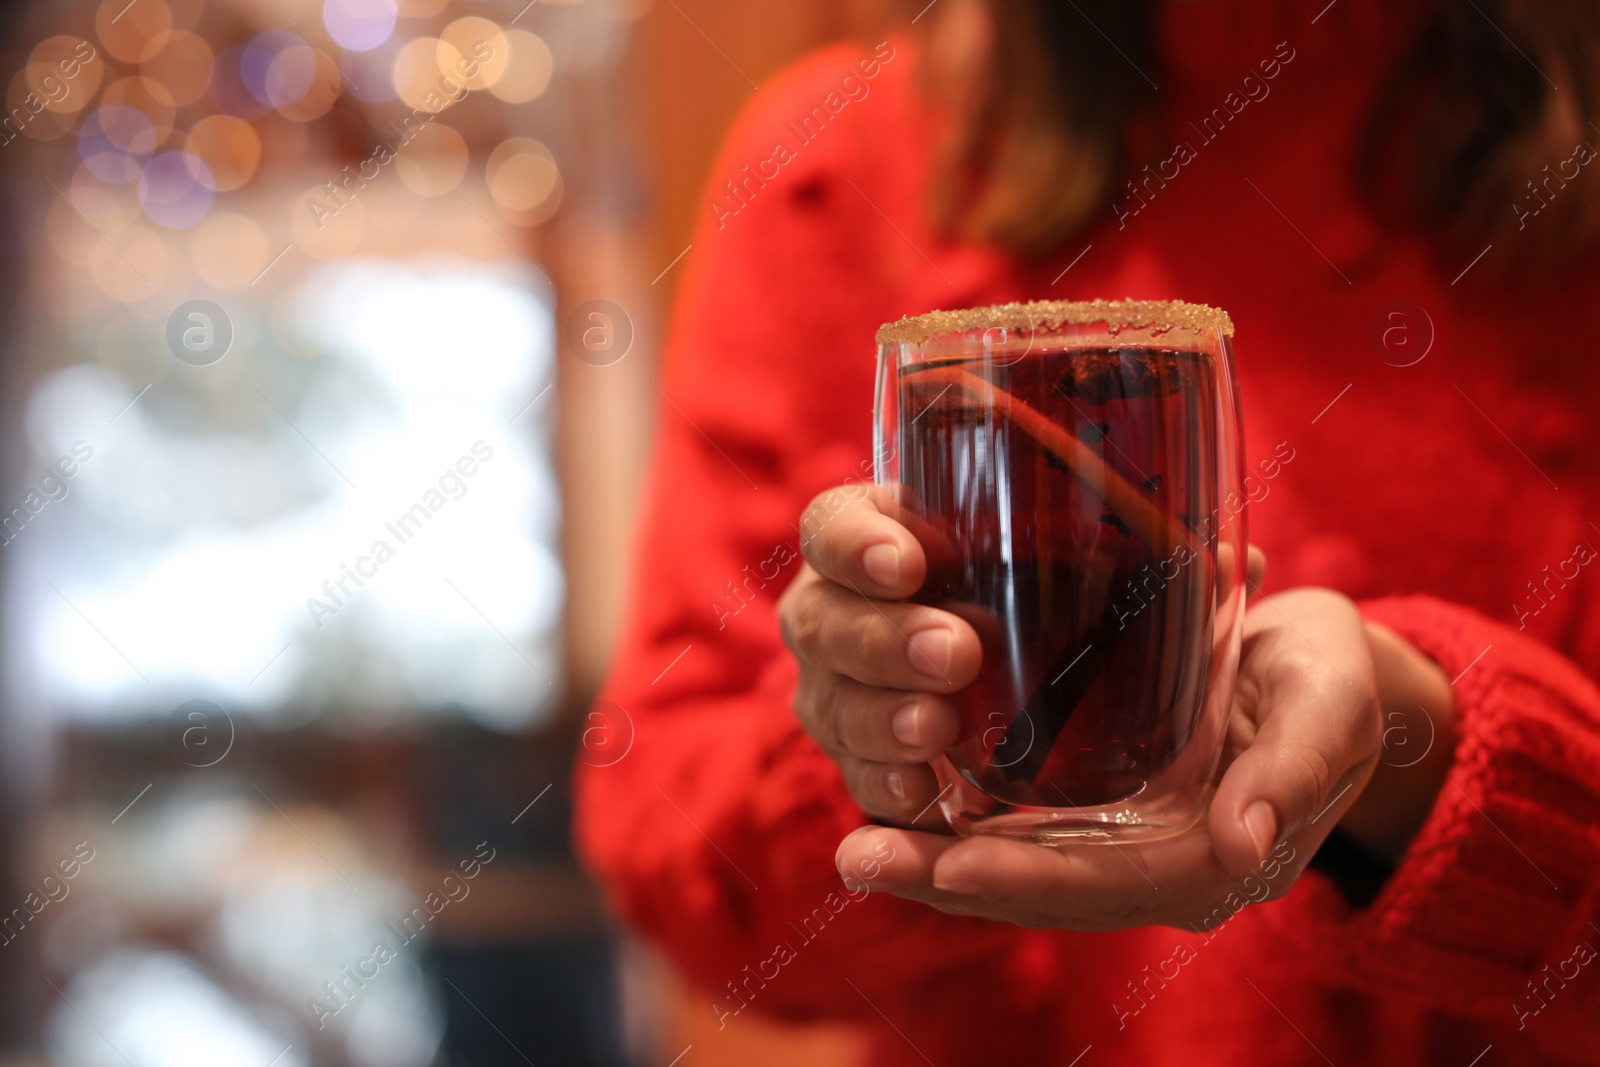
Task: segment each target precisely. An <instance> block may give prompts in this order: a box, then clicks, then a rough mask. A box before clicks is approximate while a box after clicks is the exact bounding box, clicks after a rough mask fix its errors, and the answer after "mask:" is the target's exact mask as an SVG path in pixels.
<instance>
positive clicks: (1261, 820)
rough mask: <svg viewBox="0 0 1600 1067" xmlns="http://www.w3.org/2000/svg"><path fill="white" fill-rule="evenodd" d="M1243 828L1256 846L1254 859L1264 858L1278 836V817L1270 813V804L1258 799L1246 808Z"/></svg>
mask: <svg viewBox="0 0 1600 1067" xmlns="http://www.w3.org/2000/svg"><path fill="white" fill-rule="evenodd" d="M1244 829H1245V832H1246V833H1248V834H1249V835H1250V843H1251V844H1253V845H1255V846H1256V859H1257V860H1265V859H1266V858H1267V853H1269V852H1271V851H1272V842H1273V840H1274V839H1275V838H1276V837H1277V836H1278V817H1277V816H1276V815H1274V814H1273V813H1272V805H1271V804H1269V803H1267V802H1266V801H1265V800H1258V801H1256V802H1255V803H1254V804H1252V805H1250V806H1249V807H1248V808H1246V809H1245V812H1244Z"/></svg>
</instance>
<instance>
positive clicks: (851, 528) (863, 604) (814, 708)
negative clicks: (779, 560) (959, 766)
mask: <svg viewBox="0 0 1600 1067" xmlns="http://www.w3.org/2000/svg"><path fill="white" fill-rule="evenodd" d="M898 513H899V512H898V509H897V508H896V507H895V505H894V504H893V502H892V500H891V499H890V498H889V496H888V494H886V493H884V492H883V491H882V490H881V489H878V488H877V487H875V486H865V485H859V486H856V487H853V488H851V489H832V490H829V491H828V492H826V493H823V494H822V495H821V496H819V497H817V498H816V499H815V500H814V501H812V504H811V506H810V507H809V508H807V510H806V513H805V516H804V517H803V524H802V527H801V537H800V550H801V552H802V553H804V555H805V558H806V563H805V565H803V566H802V567H801V568H800V573H799V575H797V576H796V577H795V579H794V581H793V582H791V583H790V584H789V587H788V589H787V590H785V591H784V594H783V596H782V598H781V599H780V600H779V601H778V618H779V622H780V625H781V627H782V630H783V639H784V642H785V643H786V644H787V645H788V646H789V649H790V650H791V651H792V652H793V653H794V655H795V658H796V659H797V660H799V662H800V684H799V686H798V688H797V690H796V693H795V705H794V706H795V712H796V714H798V715H799V717H800V722H801V724H802V725H803V726H804V727H805V729H806V731H807V732H808V733H810V734H811V736H812V737H814V738H816V740H817V743H818V744H820V745H821V746H822V747H823V749H824V750H825V751H826V752H827V753H828V755H830V756H832V757H833V759H834V760H835V761H836V762H837V763H838V764H839V767H840V769H841V770H843V772H844V779H845V783H846V784H847V786H848V787H849V789H850V794H851V796H853V797H855V799H856V803H858V804H860V805H861V807H862V809H863V810H865V811H867V812H868V813H870V814H872V815H873V816H875V817H877V818H879V819H881V820H883V821H885V822H892V823H898V824H901V825H910V824H911V822H912V820H914V819H916V818H917V817H918V816H919V814H923V813H927V814H926V816H925V817H924V818H923V819H922V820H921V822H922V823H923V824H924V825H927V826H929V827H935V826H937V827H940V828H942V827H943V822H944V820H943V819H942V818H941V817H940V815H939V814H938V813H937V812H929V811H928V809H929V806H930V805H931V804H932V803H933V800H934V798H935V797H936V796H937V795H938V792H939V787H938V784H937V783H936V782H935V781H934V777H933V771H932V770H931V769H930V768H929V767H928V761H929V760H931V759H932V758H934V757H935V756H937V755H939V754H940V753H941V752H943V751H944V750H945V749H947V748H949V747H950V746H951V745H953V744H954V743H955V741H956V738H957V735H958V734H959V733H960V730H961V722H960V718H959V716H958V715H957V713H956V710H955V708H954V707H953V706H952V705H951V704H950V702H949V700H947V699H945V697H944V695H943V694H948V693H953V692H955V691H956V690H957V689H960V688H961V687H963V686H965V685H967V684H968V683H970V682H971V681H972V680H973V679H974V678H976V677H977V674H978V666H979V663H980V662H981V661H982V658H983V651H982V648H981V647H980V645H979V641H978V635H977V634H976V633H975V632H974V631H973V629H972V627H971V626H970V625H969V624H968V623H967V622H965V621H964V620H962V619H960V618H958V617H957V616H955V615H952V614H950V613H949V612H946V611H940V610H939V609H937V608H932V607H927V606H924V605H920V604H908V603H904V602H903V600H904V598H905V597H908V596H910V595H911V594H913V593H915V592H916V591H917V589H918V587H920V586H921V585H922V580H923V576H924V575H925V574H926V573H927V558H926V556H925V554H924V552H923V549H922V546H921V544H920V543H918V541H917V539H916V537H914V536H913V535H912V533H911V532H910V530H908V529H907V528H906V526H905V525H902V524H901V523H900V522H898V521H896V519H895V518H894V517H892V516H896V515H898ZM867 848H868V850H869V851H870V848H871V846H870V843H869V844H868V846H867Z"/></svg>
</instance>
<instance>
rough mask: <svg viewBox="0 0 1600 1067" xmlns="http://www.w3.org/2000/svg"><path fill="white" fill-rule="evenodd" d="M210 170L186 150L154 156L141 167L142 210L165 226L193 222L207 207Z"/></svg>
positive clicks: (176, 227) (174, 227)
mask: <svg viewBox="0 0 1600 1067" xmlns="http://www.w3.org/2000/svg"><path fill="white" fill-rule="evenodd" d="M210 170H211V169H210V168H209V167H207V166H206V165H205V163H204V162H202V161H201V160H199V159H197V158H195V157H194V156H191V155H189V154H188V153H186V152H163V153H162V154H161V155H159V156H156V157H155V158H154V159H152V160H151V161H150V162H149V163H146V164H145V168H144V213H145V214H146V215H148V216H149V217H150V221H151V222H154V223H156V224H158V225H161V226H165V227H166V228H167V229H169V230H186V229H188V228H189V227H190V226H193V225H194V224H195V223H197V222H199V221H200V220H201V219H202V218H204V217H205V213H206V211H207V210H209V209H210V207H211V190H212V187H213V186H214V185H215V180H214V179H213V178H212V176H211V173H210Z"/></svg>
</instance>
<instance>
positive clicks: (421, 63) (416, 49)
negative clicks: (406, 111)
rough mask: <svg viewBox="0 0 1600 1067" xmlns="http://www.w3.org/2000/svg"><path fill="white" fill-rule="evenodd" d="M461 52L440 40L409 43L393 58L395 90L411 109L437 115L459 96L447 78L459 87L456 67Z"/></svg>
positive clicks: (422, 40)
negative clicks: (452, 90)
mask: <svg viewBox="0 0 1600 1067" xmlns="http://www.w3.org/2000/svg"><path fill="white" fill-rule="evenodd" d="M460 59H461V53H460V52H458V51H456V49H455V47H454V46H453V45H448V44H445V43H444V42H443V41H441V40H439V39H438V38H437V37H418V38H415V39H414V40H411V41H408V42H407V43H406V45H405V46H404V47H403V48H401V49H400V51H399V52H398V53H397V54H396V55H395V57H394V89H395V93H396V94H397V95H398V96H399V97H400V99H401V101H402V102H403V103H405V104H406V105H407V106H408V107H411V108H418V109H421V110H424V111H431V112H434V113H438V112H440V111H443V110H444V109H445V108H447V107H449V106H450V104H451V103H452V102H453V100H452V97H459V96H460V89H459V88H458V89H457V90H456V92H455V93H453V94H452V93H451V92H450V89H449V86H448V85H447V84H446V83H445V78H447V77H449V78H451V79H452V82H451V84H454V85H456V86H458V87H459V86H460V84H461V78H460V74H459V72H457V71H456V70H455V64H456V63H458V62H459V61H460Z"/></svg>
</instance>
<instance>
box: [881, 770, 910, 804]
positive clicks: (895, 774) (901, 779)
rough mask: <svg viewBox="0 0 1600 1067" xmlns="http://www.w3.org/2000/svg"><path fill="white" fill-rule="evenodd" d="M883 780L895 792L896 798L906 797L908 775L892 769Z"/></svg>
mask: <svg viewBox="0 0 1600 1067" xmlns="http://www.w3.org/2000/svg"><path fill="white" fill-rule="evenodd" d="M883 782H884V784H885V785H887V786H888V787H889V792H890V793H892V794H894V798H895V799H896V800H905V799H906V776H905V775H903V774H901V773H900V772H899V771H890V772H889V773H888V774H886V775H884V776H883Z"/></svg>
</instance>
